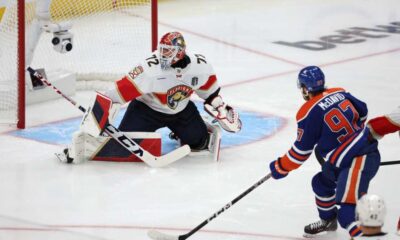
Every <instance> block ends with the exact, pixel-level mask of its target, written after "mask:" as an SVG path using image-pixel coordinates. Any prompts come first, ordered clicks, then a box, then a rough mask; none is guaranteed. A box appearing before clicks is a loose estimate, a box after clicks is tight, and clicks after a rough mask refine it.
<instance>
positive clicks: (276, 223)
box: [0, 0, 400, 240]
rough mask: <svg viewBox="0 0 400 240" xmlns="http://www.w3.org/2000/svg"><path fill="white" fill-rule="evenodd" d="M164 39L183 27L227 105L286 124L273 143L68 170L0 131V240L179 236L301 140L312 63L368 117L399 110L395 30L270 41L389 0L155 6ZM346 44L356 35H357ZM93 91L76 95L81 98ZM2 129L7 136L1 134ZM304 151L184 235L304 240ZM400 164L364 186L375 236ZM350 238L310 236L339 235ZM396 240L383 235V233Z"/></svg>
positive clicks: (313, 164) (387, 151) (386, 154)
mask: <svg viewBox="0 0 400 240" xmlns="http://www.w3.org/2000/svg"><path fill="white" fill-rule="evenodd" d="M159 21H160V26H159V32H160V34H162V33H164V32H166V31H171V30H178V31H181V32H182V33H183V34H184V36H185V38H186V42H187V46H188V50H189V51H192V52H199V53H202V54H204V55H206V56H207V58H208V60H209V61H210V62H211V63H212V64H213V65H214V67H215V70H216V72H217V74H218V78H219V81H220V84H221V85H222V87H223V89H222V95H223V97H224V99H225V100H226V102H228V103H230V104H231V105H233V106H235V107H236V108H238V109H242V110H246V111H254V112H258V113H261V114H264V115H276V116H279V117H282V118H284V119H285V120H286V124H285V126H284V127H283V128H282V129H281V130H279V131H277V132H276V133H275V134H274V135H273V136H272V137H269V138H266V139H263V140H260V141H256V142H253V143H251V144H246V145H243V146H239V147H232V148H226V149H223V150H222V152H221V161H220V162H219V163H216V162H213V161H211V160H209V159H184V160H182V161H178V162H176V163H174V164H172V165H170V166H169V167H166V168H162V169H152V168H149V167H147V166H146V165H144V164H141V163H136V164H133V163H109V162H88V163H85V164H81V165H65V164H61V163H59V162H57V161H56V160H55V158H54V152H58V151H60V150H61V149H62V148H63V146H60V145H52V144H47V143H42V142H37V141H33V140H28V139H23V138H17V137H14V136H11V135H9V134H8V133H7V131H3V132H2V134H1V135H0V146H1V148H0V239H2V240H3V239H5V240H11V239H12V240H39V239H40V240H42V239H57V240H74V239H80V240H94V239H99V240H100V239H101V240H128V239H148V237H147V235H146V232H147V231H148V230H149V229H153V228H154V229H158V230H160V231H163V232H165V233H168V234H176V235H179V234H184V233H187V232H188V231H190V230H191V229H193V228H194V227H195V226H197V225H198V224H200V223H201V222H202V221H204V220H205V219H207V218H208V217H209V216H211V215H212V214H213V213H214V212H216V211H217V210H219V209H220V208H222V207H223V206H224V205H225V204H226V203H228V202H230V201H231V200H232V199H234V198H235V197H236V196H238V195H239V194H240V193H242V192H243V191H245V190H246V189H247V188H248V187H250V186H251V185H253V184H254V183H255V182H256V181H257V180H259V179H260V178H262V177H263V176H265V175H266V174H268V172H269V168H268V164H269V162H270V161H272V160H274V159H276V158H277V157H279V156H281V155H283V154H284V153H285V152H286V151H287V150H288V149H289V148H290V146H291V144H292V142H293V141H294V140H295V136H296V122H295V114H296V112H297V110H298V108H299V107H300V106H301V104H302V103H303V100H302V98H301V95H300V92H299V91H298V89H297V88H296V74H297V72H298V71H299V70H300V69H301V68H302V67H303V66H306V65H311V64H313V65H320V66H322V67H323V70H324V71H325V74H326V79H327V84H328V85H329V86H331V87H336V86H340V87H343V88H345V89H346V90H348V91H349V92H351V93H352V94H353V95H355V96H357V97H359V98H360V99H362V100H364V101H365V102H366V103H367V104H368V106H369V110H370V114H369V116H370V117H374V116H378V115H382V114H385V113H387V112H389V111H391V110H392V109H394V108H395V107H396V106H398V105H399V100H400V99H399V96H400V95H399V92H400V82H399V81H400V80H399V76H400V68H399V64H400V34H399V33H398V32H397V33H379V32H368V33H370V34H375V35H387V36H384V37H379V38H365V37H362V36H358V37H357V39H365V41H362V42H360V43H354V44H337V45H336V48H334V49H330V50H326V51H309V50H303V49H299V48H294V47H287V46H283V45H278V44H275V43H273V42H275V41H286V42H297V41H305V40H314V41H315V40H318V39H319V38H320V37H322V36H327V35H335V34H338V33H337V32H336V31H338V30H343V29H350V28H351V27H366V28H375V27H376V26H377V25H388V24H389V23H391V22H395V21H400V4H399V1H398V0H381V1H373V0H348V1H341V0H325V1H318V0H298V1H291V0H279V1H278V0H268V1H266V0H252V1H239V0H219V1H217V0H214V1H213V0H203V1H195V0H185V1H183V0H181V1H160V4H159ZM353 40H354V38H353ZM88 96H89V93H88V92H79V93H78V94H77V95H76V96H74V98H75V99H76V100H78V101H79V102H81V103H82V104H87V103H88ZM80 115H81V113H80V112H79V110H76V109H74V108H73V107H72V106H71V105H70V104H69V103H68V102H66V101H65V100H62V99H60V100H56V101H52V102H48V103H43V104H36V105H31V106H29V107H28V109H27V125H28V126H27V128H29V127H32V126H38V125H41V124H45V123H49V122H54V121H63V120H65V119H69V118H74V117H78V116H80ZM8 130H9V129H8ZM399 144H400V139H399V136H398V135H397V134H396V135H395V134H393V135H390V136H387V137H385V138H384V139H383V140H381V141H380V151H381V156H382V161H393V160H399V159H400V157H399V153H400V148H399ZM318 170H319V165H318V163H317V161H316V160H315V158H314V157H311V158H310V159H309V160H308V161H307V162H306V163H305V164H304V165H303V166H302V167H301V168H300V169H298V170H296V171H294V172H292V173H290V174H289V176H288V177H287V178H284V179H282V180H279V181H277V180H273V179H270V180H268V181H266V182H265V183H264V184H262V185H261V186H259V187H258V188H257V189H255V190H254V191H253V192H251V193H250V194H249V195H248V196H246V197H245V198H243V199H242V200H240V201H239V202H238V203H236V204H235V205H234V206H232V207H231V208H230V209H229V210H227V211H226V212H224V213H222V214H221V215H220V216H218V217H217V218H216V219H214V220H213V221H212V222H210V223H209V224H207V225H206V226H205V227H204V228H203V229H202V230H200V231H199V232H197V233H195V234H194V235H193V236H192V237H191V238H190V239H207V240H211V239H235V240H239V239H241V240H245V239H246V240H249V239H268V240H272V239H274V240H275V239H276V240H284V239H288V240H289V239H290V240H293V239H303V238H302V233H303V227H304V225H306V224H308V223H310V222H313V221H315V220H317V219H318V215H317V211H316V207H315V204H314V195H313V192H312V189H311V178H312V176H313V175H314V174H315V173H316V172H317V171H318ZM399 171H400V166H399V165H391V166H383V167H381V169H380V170H379V172H378V174H377V176H376V177H375V178H374V179H373V181H372V182H371V185H370V189H369V191H370V192H371V193H375V194H379V195H381V196H383V197H384V198H385V200H386V203H387V208H388V214H387V217H386V224H385V226H384V230H385V231H387V232H389V233H390V234H393V233H394V232H395V229H396V224H397V221H398V219H399V217H400V191H399V186H398V185H397V184H399V182H400V177H399ZM348 238H349V237H348V235H347V233H346V231H345V230H343V229H338V231H337V232H336V233H332V234H329V235H325V236H321V237H319V238H317V239H332V240H333V239H341V240H342V239H348ZM396 238H399V237H395V236H392V237H391V238H390V239H396Z"/></svg>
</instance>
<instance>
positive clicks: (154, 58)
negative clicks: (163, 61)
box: [146, 54, 160, 67]
mask: <svg viewBox="0 0 400 240" xmlns="http://www.w3.org/2000/svg"><path fill="white" fill-rule="evenodd" d="M146 61H147V65H149V67H151V66H152V65H158V64H159V63H160V61H159V60H158V58H157V56H156V55H155V54H153V55H152V56H151V57H149V58H146Z"/></svg>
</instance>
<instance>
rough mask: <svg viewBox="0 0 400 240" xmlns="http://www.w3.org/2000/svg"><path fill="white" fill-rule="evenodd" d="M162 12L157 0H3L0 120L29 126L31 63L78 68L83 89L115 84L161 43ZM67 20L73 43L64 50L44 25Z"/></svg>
mask: <svg viewBox="0 0 400 240" xmlns="http://www.w3.org/2000/svg"><path fill="white" fill-rule="evenodd" d="M46 14H47V15H46ZM157 14H158V13H157V0H3V1H0V42H1V44H0V66H1V67H0V124H9V125H16V126H17V127H18V128H25V93H26V92H27V91H32V90H30V89H27V84H26V82H28V81H30V79H25V78H26V73H27V72H26V67H27V66H28V65H30V66H32V67H33V68H43V69H45V71H46V72H52V71H55V72H63V71H65V72H69V73H74V74H75V75H76V79H77V88H78V89H90V90H103V89H104V88H105V87H109V86H111V85H112V83H113V82H114V81H115V80H118V79H119V78H121V77H122V76H123V75H125V74H126V73H127V72H128V71H129V70H131V69H132V68H133V67H134V66H135V65H136V64H137V63H138V62H139V61H140V60H141V59H143V58H144V57H146V56H147V55H148V54H149V53H150V51H154V50H155V49H156V48H157V43H158V35H157V34H158V28H157V21H158V19H157ZM43 16H44V17H43ZM46 16H47V18H46ZM64 22H68V23H71V24H72V27H71V28H70V29H68V31H69V32H70V33H72V35H73V40H72V43H73V48H72V50H71V51H70V52H67V53H59V52H57V51H55V50H54V49H53V44H52V39H53V37H54V35H53V33H50V32H46V31H44V30H43V28H42V26H43V25H44V24H47V23H55V24H59V23H64ZM50 80H51V79H50Z"/></svg>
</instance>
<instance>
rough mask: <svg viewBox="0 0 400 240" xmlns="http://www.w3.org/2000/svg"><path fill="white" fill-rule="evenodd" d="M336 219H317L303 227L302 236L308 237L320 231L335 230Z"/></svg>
mask: <svg viewBox="0 0 400 240" xmlns="http://www.w3.org/2000/svg"><path fill="white" fill-rule="evenodd" d="M336 229H337V219H336V218H334V219H332V220H323V219H321V220H319V221H317V222H314V223H311V224H309V225H307V226H305V227H304V235H303V236H304V237H306V238H310V237H313V236H314V235H316V234H318V233H322V232H330V231H336Z"/></svg>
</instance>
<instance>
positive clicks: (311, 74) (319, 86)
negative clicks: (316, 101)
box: [297, 66, 325, 93]
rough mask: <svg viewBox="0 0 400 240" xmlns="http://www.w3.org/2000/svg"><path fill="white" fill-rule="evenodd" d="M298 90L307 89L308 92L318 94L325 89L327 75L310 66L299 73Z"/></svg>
mask: <svg viewBox="0 0 400 240" xmlns="http://www.w3.org/2000/svg"><path fill="white" fill-rule="evenodd" d="M297 86H298V88H302V87H305V88H306V90H307V91H308V92H311V93H312V92H318V91H322V90H324V89H325V75H324V73H323V72H322V70H321V69H320V68H319V67H317V66H308V67H305V68H303V69H301V71H300V72H299V76H298V78H297Z"/></svg>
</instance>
